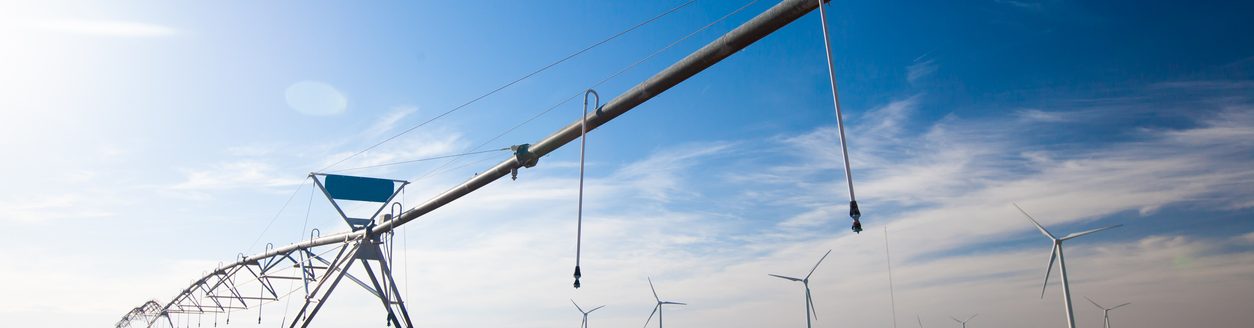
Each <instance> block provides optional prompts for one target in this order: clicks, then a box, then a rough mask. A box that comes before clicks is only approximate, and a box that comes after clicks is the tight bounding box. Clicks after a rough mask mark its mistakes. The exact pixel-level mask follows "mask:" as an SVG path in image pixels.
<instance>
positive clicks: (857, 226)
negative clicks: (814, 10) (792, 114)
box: [815, 0, 862, 233]
mask: <svg viewBox="0 0 1254 328" xmlns="http://www.w3.org/2000/svg"><path fill="white" fill-rule="evenodd" d="M815 1H818V7H819V21H820V23H821V24H822V27H823V49H824V50H825V54H826V56H825V57H826V58H827V76H828V79H829V80H830V81H831V84H832V107H835V108H836V130H837V132H839V134H840V155H841V158H842V159H843V160H844V161H843V162H842V163H844V167H845V184H846V185H847V186H848V187H849V218H851V219H853V226H852V227H851V229H853V232H854V233H861V232H862V222H861V221H859V220H858V219H859V218H861V217H862V212H861V211H859V210H858V199H857V198H856V197H854V194H853V173H852V172H851V171H850V170H849V147H848V146H846V145H845V144H846V141H845V120H844V118H843V117H842V116H841V113H840V96H839V94H838V93H837V92H836V66H835V65H834V64H833V63H832V44H831V43H832V42H831V40H830V38H829V37H828V36H827V10H825V9H823V3H824V2H827V1H826V0H815Z"/></svg>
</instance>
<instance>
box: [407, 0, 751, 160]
mask: <svg viewBox="0 0 1254 328" xmlns="http://www.w3.org/2000/svg"><path fill="white" fill-rule="evenodd" d="M758 1H759V0H752V1H749V2H748V3H745V4H744V5H743V6H740V8H737V9H736V10H733V11H732V12H730V13H727V14H726V15H723V16H722V17H719V18H718V19H716V20H714V21H712V22H710V23H709V24H705V26H702V27H701V28H698V29H696V30H694V31H692V32H690V33H688V34H687V35H684V36H683V37H680V38H678V39H675V40H674V41H671V43H669V44H667V45H666V46H664V47H662V48H659V49H658V50H654V51H653V52H652V53H650V54H649V55H647V56H644V57H643V58H640V59H639V60H636V61H635V62H634V63H631V64H630V65H627V66H624V67H623V68H621V69H619V70H618V71H617V72H614V74H610V75H609V76H606V77H605V78H602V79H601V80H600V81H597V82H596V83H593V84H592V87H591V88H593V89H594V88H596V87H599V86H601V85H602V84H605V83H606V82H609V81H610V80H613V79H614V78H617V77H618V76H619V75H622V74H623V73H626V72H627V71H630V70H631V69H633V68H636V66H640V64H643V63H644V62H647V61H649V60H650V59H653V57H657V55H659V54H662V53H663V52H666V51H667V50H670V49H671V48H673V47H675V46H676V45H678V44H680V43H682V42H684V41H686V40H688V39H690V38H692V37H693V36H695V35H697V34H698V33H701V32H704V31H705V30H707V29H709V28H710V27H713V26H714V25H715V24H718V23H721V22H723V21H724V20H727V18H730V17H731V16H734V15H736V14H738V13H740V12H741V11H744V10H745V9H748V8H749V6H752V5H753V4H754V3H757V2H758ZM582 94H583V91H580V92H576V93H574V94H571V95H570V97H567V98H566V99H563V100H562V101H559V102H557V103H556V104H553V106H549V108H546V109H545V110H543V111H541V112H539V113H536V114H535V115H532V116H531V117H530V118H527V120H525V121H522V123H518V124H517V125H514V126H513V127H510V128H509V129H506V130H505V131H503V132H501V133H499V134H497V135H496V136H494V137H492V138H491V139H488V141H484V142H483V143H480V144H479V145H478V146H475V148H472V149H473V150H479V148H483V146H486V145H488V144H490V143H492V142H494V141H496V140H497V139H500V138H501V137H504V136H505V135H508V134H509V133H510V132H514V130H517V129H518V128H521V127H523V126H525V125H527V124H528V123H531V122H532V121H535V120H536V119H537V118H540V117H541V116H544V115H545V114H548V113H549V112H552V111H553V110H554V109H557V108H558V107H561V106H562V105H565V104H566V103H568V102H571V101H572V100H575V99H577V98H579V96H580V95H582ZM457 160H459V158H454V159H451V160H448V161H445V162H444V164H441V165H440V166H439V167H436V168H435V169H433V170H431V171H428V172H427V173H426V174H423V175H422V176H420V177H419V178H418V179H416V180H421V179H422V178H425V177H427V176H430V175H432V174H433V173H435V171H438V170H440V169H442V168H444V167H447V166H449V165H451V164H452V163H454V162H456V161H457Z"/></svg>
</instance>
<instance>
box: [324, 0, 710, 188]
mask: <svg viewBox="0 0 1254 328" xmlns="http://www.w3.org/2000/svg"><path fill="white" fill-rule="evenodd" d="M693 2H696V0H688V1H686V2H684V3H682V4H679V5H678V6H675V7H674V8H671V9H669V10H667V11H665V12H662V13H661V14H658V15H656V16H653V17H651V18H649V19H647V20H645V21H643V22H640V23H637V24H636V25H633V26H631V27H629V28H627V29H626V30H622V31H620V32H618V33H615V34H614V35H611V36H610V37H608V38H605V39H603V40H601V41H598V42H597V43H593V44H592V45H590V46H587V47H584V48H583V49H580V50H579V51H576V52H574V53H571V54H570V55H567V56H566V57H563V58H562V59H558V60H557V61H555V62H552V63H550V64H548V65H545V66H544V67H541V68H540V69H537V70H535V71H532V72H531V73H527V74H526V75H523V76H522V77H520V78H517V79H514V80H513V81H510V82H509V83H505V84H504V85H501V86H500V87H497V88H496V89H492V91H488V92H487V93H484V94H482V95H479V96H478V97H475V98H474V99H471V100H470V101H467V102H465V103H462V104H461V105H457V107H453V109H450V110H448V111H445V112H444V113H441V114H440V115H436V116H435V117H432V118H430V119H428V120H426V121H423V122H422V123H418V124H417V125H414V126H412V127H409V128H408V129H405V130H404V131H401V132H400V133H397V134H395V135H392V136H391V137H388V138H387V139H383V141H379V142H378V143H375V144H373V145H370V147H366V149H362V150H361V151H358V152H356V153H353V154H352V155H349V156H348V157H345V158H343V159H340V160H338V161H336V162H334V163H331V165H327V166H326V167H324V168H322V169H321V170H318V171H320V172H321V171H326V170H328V169H330V168H332V167H335V166H336V165H339V164H340V163H343V162H344V161H347V160H349V159H352V158H353V157H357V156H358V155H361V154H362V153H365V152H367V151H370V150H371V149H374V148H375V147H379V145H382V144H384V143H387V142H389V141H392V139H396V138H398V137H400V136H402V135H405V134H407V133H409V132H411V131H414V130H415V129H417V128H420V127H422V126H424V125H427V123H431V122H432V121H435V120H438V119H440V118H443V117H444V116H447V115H448V114H452V113H453V112H456V111H458V110H461V109H462V108H466V106H470V105H471V104H474V103H476V102H478V101H479V100H482V99H483V98H487V97H488V96H491V95H493V94H496V93H497V92H500V91H501V90H504V89H505V88H508V87H510V86H513V85H514V84H517V83H518V82H522V81H523V80H526V79H528V78H531V77H532V76H535V75H536V74H540V72H544V71H546V70H548V69H550V68H553V67H554V66H557V65H558V64H561V63H563V62H566V61H567V60H570V59H571V58H575V57H576V56H579V55H582V54H583V53H585V52H588V50H592V48H596V47H598V46H601V45H603V44H605V43H607V42H610V41H613V40H614V39H617V38H618V37H620V36H623V35H625V34H627V33H630V32H631V31H635V30H636V29H639V28H640V27H643V26H645V25H648V24H649V23H652V22H653V21H656V20H658V19H661V18H662V17H665V16H667V15H670V14H671V13H674V12H676V11H678V10H679V9H682V8H684V7H687V6H688V5H690V4H692V3H693Z"/></svg>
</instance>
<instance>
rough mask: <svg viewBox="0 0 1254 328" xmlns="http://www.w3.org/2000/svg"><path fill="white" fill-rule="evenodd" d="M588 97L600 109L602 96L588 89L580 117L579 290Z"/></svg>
mask: <svg viewBox="0 0 1254 328" xmlns="http://www.w3.org/2000/svg"><path fill="white" fill-rule="evenodd" d="M588 95H592V96H593V97H594V98H595V99H596V102H595V103H593V104H592V107H594V108H599V107H600V106H601V95H598V94H597V92H596V90H592V89H588V91H584V93H583V115H580V116H579V129H580V132H579V209H578V214H577V218H578V219H577V221H576V224H575V227H576V228H575V288H579V278H580V277H582V276H583V274H582V273H580V272H579V259H580V254H581V251H582V250H583V176H584V158H585V154H586V153H587V149H588Z"/></svg>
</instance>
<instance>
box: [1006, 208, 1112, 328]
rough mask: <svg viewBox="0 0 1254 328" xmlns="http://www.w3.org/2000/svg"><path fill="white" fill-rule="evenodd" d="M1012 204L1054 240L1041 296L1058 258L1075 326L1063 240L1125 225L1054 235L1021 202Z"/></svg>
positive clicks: (1070, 325)
mask: <svg viewBox="0 0 1254 328" xmlns="http://www.w3.org/2000/svg"><path fill="white" fill-rule="evenodd" d="M1011 204H1013V205H1014V206H1015V208H1017V209H1019V212H1020V213H1023V216H1025V217H1027V218H1028V221H1032V225H1035V226H1036V229H1038V230H1040V231H1041V234H1042V235H1045V237H1046V238H1049V240H1051V241H1053V242H1054V246H1053V250H1052V251H1050V253H1049V265H1048V266H1046V267H1045V283H1044V284H1042V285H1041V298H1045V287H1047V286H1049V272H1050V270H1053V268H1054V258H1058V275H1059V276H1061V278H1062V303H1063V305H1064V306H1066V308H1067V328H1075V313H1074V312H1073V310H1072V308H1071V285H1070V284H1069V283H1068V282H1067V262H1066V259H1065V258H1063V256H1062V242H1064V241H1067V240H1071V239H1075V238H1078V237H1080V236H1084V235H1088V234H1091V233H1095V232H1098V231H1102V230H1107V229H1113V228H1118V227H1121V226H1123V225H1122V224H1116V225H1113V226H1109V227H1105V228H1097V229H1092V230H1087V231H1081V232H1076V233H1072V234H1069V235H1066V236H1063V237H1062V238H1058V237H1054V234H1052V233H1049V231H1048V230H1045V227H1043V226H1041V224H1040V223H1039V222H1036V219H1033V218H1032V215H1029V214H1028V212H1027V211H1024V210H1023V208H1022V207H1019V204H1014V203H1011Z"/></svg>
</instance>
